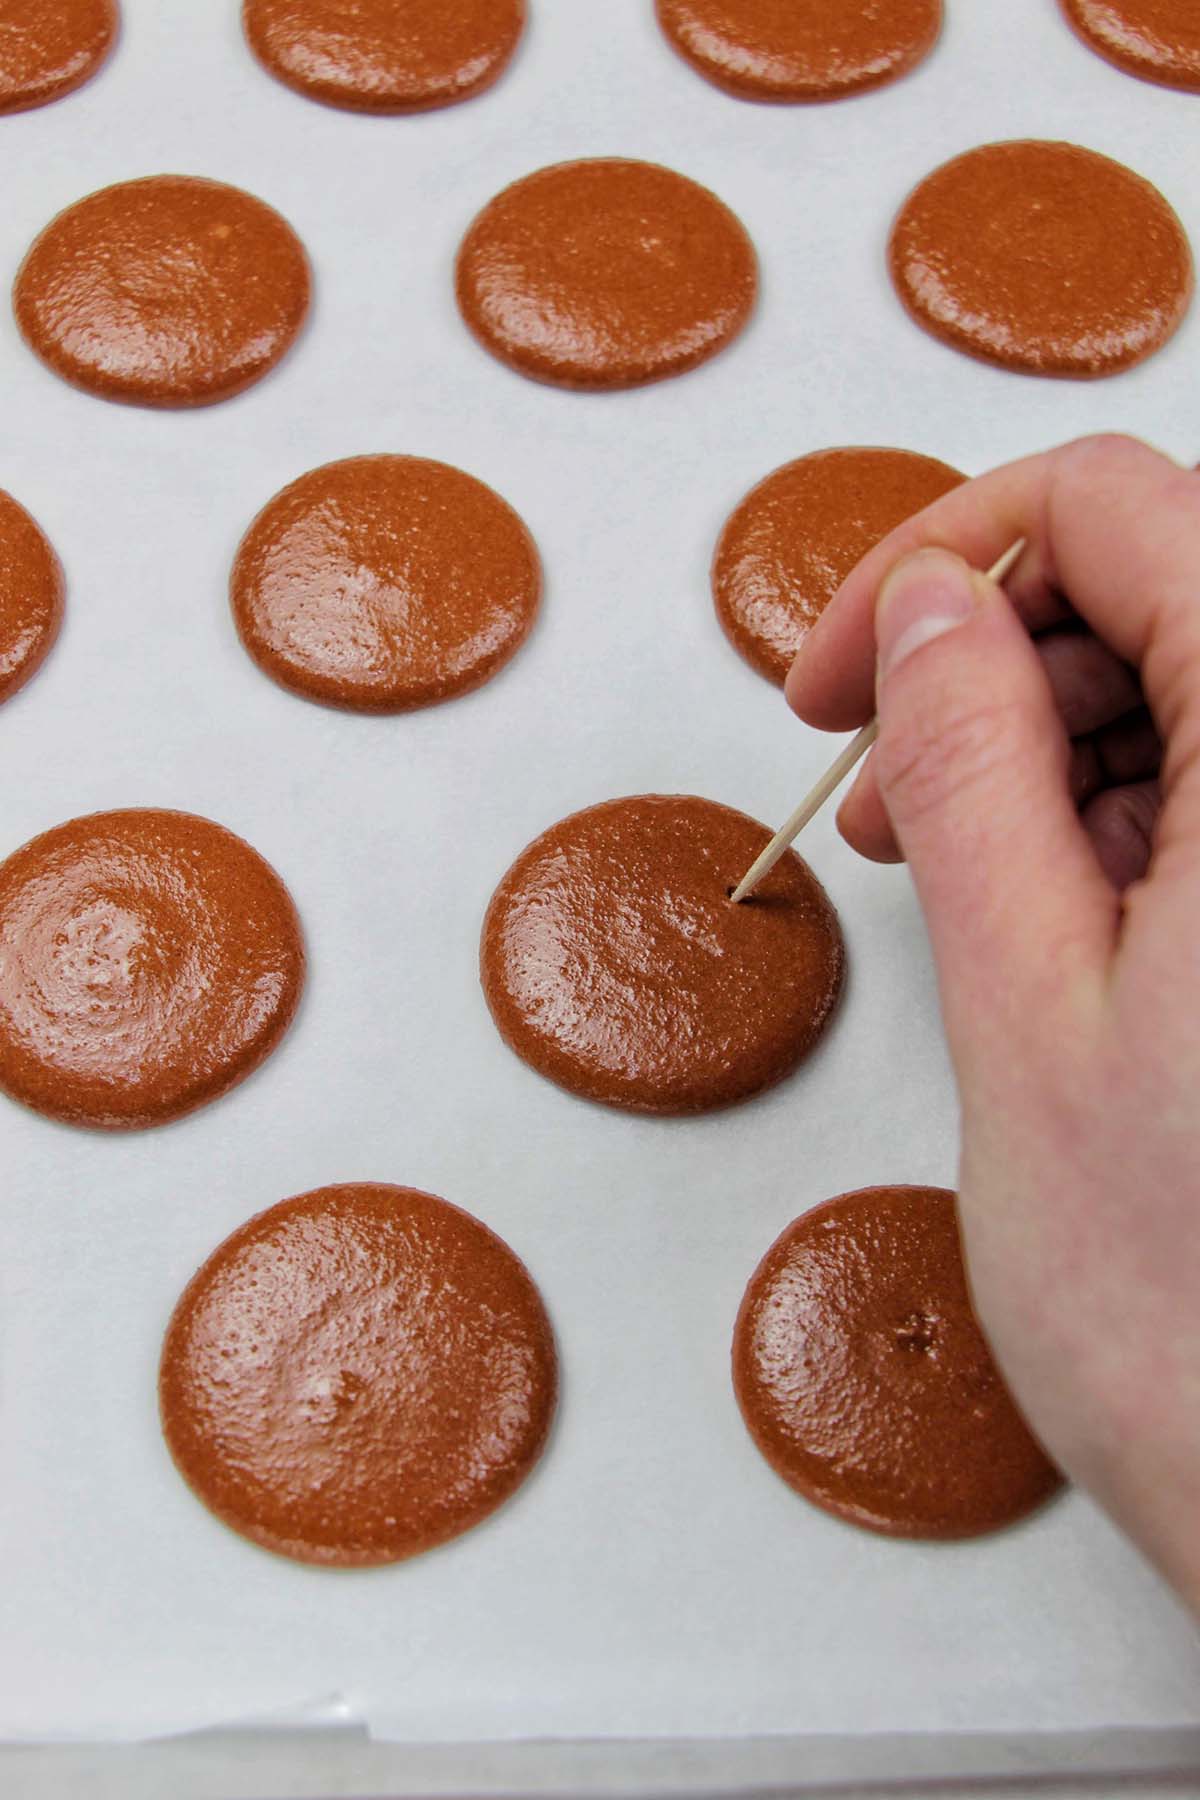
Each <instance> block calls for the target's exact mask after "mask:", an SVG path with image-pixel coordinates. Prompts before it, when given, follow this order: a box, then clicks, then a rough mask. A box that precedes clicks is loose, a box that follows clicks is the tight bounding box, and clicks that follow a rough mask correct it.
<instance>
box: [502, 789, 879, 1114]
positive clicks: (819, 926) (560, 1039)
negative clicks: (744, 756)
mask: <svg viewBox="0 0 1200 1800" xmlns="http://www.w3.org/2000/svg"><path fill="white" fill-rule="evenodd" d="M770 835H771V834H770V832H769V831H768V830H767V829H766V827H765V826H762V825H758V824H756V823H755V822H754V820H753V819H748V818H747V817H746V816H745V814H744V813H739V812H733V811H732V810H731V809H730V808H729V807H727V806H718V805H717V804H716V803H715V802H714V801H712V800H697V799H693V798H691V797H690V796H689V795H677V794H676V795H669V796H662V795H654V794H645V795H641V796H639V797H636V798H633V799H629V800H610V801H608V802H606V803H605V804H604V805H602V806H593V807H589V808H588V810H587V811H586V812H579V813H575V814H573V815H572V817H570V818H569V819H564V820H563V821H562V823H561V824H559V825H555V826H553V827H552V828H551V829H550V830H549V831H547V832H544V833H543V834H542V836H541V837H539V838H537V839H535V841H534V842H533V843H532V844H530V845H529V847H528V849H526V850H524V851H523V852H522V854H521V855H520V856H519V857H518V858H517V860H516V862H515V863H514V864H513V866H512V868H511V869H510V870H509V871H508V874H507V875H506V876H505V877H504V880H503V881H502V882H501V883H500V886H499V887H498V888H497V889H496V892H495V894H494V896H493V898H492V902H491V905H490V906H489V908H488V912H487V917H486V919H485V920H484V926H483V942H482V945H481V952H480V966H481V973H482V979H483V987H484V993H485V995H486V996H487V1002H488V1005H489V1006H490V1008H491V1010H492V1017H493V1019H494V1020H495V1021H496V1025H497V1027H498V1029H499V1031H500V1034H501V1036H502V1037H503V1038H504V1039H505V1041H506V1042H507V1043H508V1044H509V1045H510V1046H511V1048H512V1049H513V1050H515V1051H516V1053H517V1055H518V1056H519V1057H521V1058H522V1060H523V1061H525V1062H527V1063H529V1064H530V1066H531V1067H532V1068H535V1069H537V1070H538V1071H539V1072H540V1073H541V1074H543V1075H548V1076H549V1077H550V1079H551V1081H556V1082H557V1083H558V1084H559V1086H560V1087H565V1088H569V1089H570V1090H571V1092H572V1093H576V1094H582V1095H583V1096H584V1097H585V1098H586V1099H589V1100H600V1101H603V1102H604V1103H605V1104H606V1105H609V1106H619V1107H624V1108H625V1109H626V1110H628V1111H630V1112H647V1113H696V1112H707V1111H708V1110H710V1109H711V1108H713V1107H717V1106H726V1105H728V1104H730V1103H731V1102H732V1101H735V1100H744V1099H746V1098H747V1097H748V1096H749V1095H751V1094H756V1093H758V1092H759V1090H760V1089H762V1088H766V1087H770V1086H771V1085H772V1083H774V1082H776V1081H779V1080H780V1079H781V1078H782V1077H783V1076H784V1075H787V1074H789V1073H790V1072H791V1070H792V1069H794V1068H795V1066H796V1064H797V1063H798V1062H800V1061H801V1059H802V1058H803V1057H804V1056H806V1055H807V1054H808V1052H809V1051H810V1050H811V1049H812V1048H813V1046H814V1045H815V1044H816V1042H817V1040H818V1038H819V1037H820V1036H821V1034H822V1032H823V1031H824V1029H825V1026H826V1024H827V1023H828V1021H829V1018H830V1015H831V1014H832V1012H833V1008H834V1003H835V1002H836V1000H837V997H838V993H839V990H840V988H841V982H842V965H843V960H844V951H843V947H842V934H841V931H840V929H839V926H838V921H837V915H836V913H835V912H834V910H833V907H832V906H831V905H830V903H829V901H828V899H827V898H826V896H825V892H824V889H823V888H822V887H821V885H820V883H819V882H818V881H817V879H816V877H815V876H814V875H813V873H812V871H811V870H810V869H809V868H808V866H807V864H805V863H803V862H801V860H800V858H799V857H798V856H796V855H794V854H793V853H792V852H790V851H789V852H788V853H787V854H786V855H785V856H784V858H783V860H782V861H781V862H779V863H778V864H777V865H776V867H775V869H774V870H773V871H772V872H771V874H770V875H768V876H767V877H766V879H765V880H764V881H763V882H762V883H761V885H760V886H759V887H758V888H757V890H756V891H755V893H754V895H753V897H752V898H751V899H750V900H746V901H743V902H742V903H741V904H740V905H738V906H734V905H733V903H732V901H731V900H730V899H729V894H730V891H731V890H732V888H734V887H735V886H736V884H737V883H738V881H740V879H741V877H742V876H743V875H744V874H745V873H746V870H747V869H748V868H749V866H750V864H751V863H752V862H753V861H754V858H755V857H756V856H757V855H758V853H759V851H760V850H762V848H763V846H764V845H765V844H766V842H767V841H768V839H769V837H770Z"/></svg>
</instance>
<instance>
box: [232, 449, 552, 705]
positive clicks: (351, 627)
mask: <svg viewBox="0 0 1200 1800" xmlns="http://www.w3.org/2000/svg"><path fill="white" fill-rule="evenodd" d="M541 585H542V582H541V564H540V562H539V559H538V553H537V548H536V546H535V545H534V542H533V539H532V538H531V537H530V535H529V532H528V531H527V530H526V528H525V526H524V525H523V524H522V522H521V520H520V519H519V518H518V516H517V514H516V513H515V512H514V511H513V509H512V507H511V506H509V505H508V504H507V502H506V501H504V500H502V499H501V498H500V496H499V494H497V493H494V492H493V490H492V489H491V488H490V487H485V485H484V484H483V482H482V481H477V480H476V479H475V477H474V476H472V475H467V474H464V472H463V471H462V470H461V469H455V468H452V467H451V466H450V465H449V464H448V463H441V462H430V461H429V460H428V459H426V458H425V457H421V456H386V455H384V456H354V457H349V458H348V459H347V460H346V461H344V462H336V463H327V464H326V465H325V466H324V467H323V468H320V469H313V470H312V471H311V472H310V473H309V474H307V475H302V476H301V477H300V478H299V480H298V481H293V482H292V483H291V484H290V486H288V487H286V488H284V489H283V491H282V492H281V493H279V494H277V495H276V496H275V498H274V499H273V500H271V501H270V502H269V503H268V504H267V506H265V507H264V508H263V510H262V512H261V513H259V515H258V517H257V519H255V521H254V523H253V524H252V525H251V527H250V529H249V531H247V533H246V535H245V537H244V538H243V539H242V543H241V547H240V548H239V550H238V553H237V558H236V561H235V562H234V565H233V575H232V579H231V583H230V598H231V602H232V606H233V615H234V619H235V621H236V624H237V629H238V632H239V635H240V636H241V640H242V642H243V644H244V645H245V647H246V649H247V650H248V651H249V653H250V655H251V656H252V657H253V658H254V661H255V662H256V663H257V664H258V665H259V667H260V668H261V669H262V670H263V671H264V672H265V673H266V674H267V675H269V676H270V677H271V678H272V680H273V681H277V682H279V684H280V685H281V686H282V687H285V688H289V689H290V690H291V691H292V692H293V693H296V694H301V695H303V696H304V697H305V698H306V699H310V700H320V701H324V702H325V703H326V704H327V705H329V706H342V707H348V708H350V709H352V710H354V711H359V712H405V711H408V710H410V709H412V708H414V707H418V706H430V705H432V704H433V703H434V702H436V701H439V700H448V699H451V698H453V697H454V696H455V695H458V694H464V693H467V692H468V691H469V690H470V689H472V688H477V687H479V686H481V685H482V683H484V682H485V681H488V680H489V679H490V678H491V677H492V676H493V675H494V674H496V673H497V671H498V670H499V669H500V668H502V667H503V665H504V664H505V663H506V662H507V661H508V660H509V658H510V657H511V656H513V655H514V654H515V653H516V651H517V650H518V649H519V648H520V646H521V645H522V644H523V643H524V641H525V639H526V637H527V636H528V635H529V631H530V629H531V627H532V625H533V621H534V618H535V617H536V614H537V608H538V600H539V597H540V594H541Z"/></svg>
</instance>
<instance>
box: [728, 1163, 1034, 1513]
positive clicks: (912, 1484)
mask: <svg viewBox="0 0 1200 1800" xmlns="http://www.w3.org/2000/svg"><path fill="white" fill-rule="evenodd" d="M733 1381H734V1388H735V1390H736V1393H737V1399H738V1404H739V1405H740V1407H741V1409H742V1413H743V1416H744V1418H745V1421H746V1425H747V1427H748V1428H749V1431H750V1434H751V1436H752V1437H753V1439H754V1441H755V1443H756V1444H757V1445H758V1448H759V1449H760V1450H761V1451H762V1453H763V1455H764V1456H765V1457H766V1459H767V1461H768V1462H769V1463H770V1464H771V1466H772V1467H773V1468H774V1469H775V1470H776V1472H777V1473H778V1474H780V1475H781V1476H782V1477H783V1479H784V1480H785V1481H786V1482H787V1483H788V1484H789V1486H791V1487H793V1488H795V1489H796V1491H797V1492H798V1493H800V1494H803V1495H804V1497H805V1499H806V1500H811V1501H813V1502H814V1503H815V1504H816V1505H817V1506H821V1507H824V1508H825V1509H826V1511H828V1512H832V1513H836V1514H837V1515H838V1517H839V1518H842V1519H846V1520H848V1521H849V1522H850V1523H851V1524H854V1525H862V1526H865V1527H867V1528H868V1529H869V1530H872V1531H879V1532H883V1533H885V1534H887V1535H889V1536H893V1537H915V1538H963V1537H974V1536H977V1535H978V1534H979V1533H981V1532H985V1531H994V1530H996V1529H997V1528H998V1527H1000V1526H1002V1525H1008V1524H1011V1523H1012V1522H1013V1521H1014V1520H1016V1519H1019V1518H1021V1517H1023V1516H1024V1515H1025V1514H1026V1513H1028V1512H1030V1511H1032V1510H1033V1508H1034V1507H1036V1506H1040V1505H1041V1503H1042V1502H1043V1501H1044V1500H1046V1499H1047V1498H1048V1497H1049V1496H1050V1495H1051V1494H1052V1493H1054V1491H1055V1490H1056V1489H1057V1488H1058V1487H1059V1485H1060V1482H1061V1477H1060V1476H1059V1474H1058V1472H1057V1470H1056V1469H1055V1468H1054V1467H1053V1465H1052V1464H1051V1463H1050V1462H1049V1461H1047V1459H1046V1456H1045V1455H1044V1453H1043V1452H1042V1450H1041V1449H1040V1447H1039V1446H1038V1444H1037V1443H1036V1442H1035V1440H1034V1439H1033V1437H1032V1436H1031V1435H1030V1432H1029V1429H1028V1427H1027V1426H1026V1424H1025V1422H1024V1420H1023V1419H1022V1418H1021V1416H1020V1414H1019V1413H1018V1412H1017V1410H1016V1407H1015V1405H1014V1404H1013V1401H1012V1398H1011V1396H1010V1394H1009V1392H1008V1389H1007V1388H1006V1387H1005V1385H1004V1381H1003V1379H1002V1377H1001V1375H1000V1373H999V1371H998V1369H997V1368H996V1365H995V1363H994V1362H993V1361H992V1355H991V1352H990V1350H989V1349H988V1347H987V1344H986V1343H985V1341H984V1338H983V1335H982V1333H981V1332H980V1329H979V1326H978V1324H977V1323H976V1320H975V1315H974V1312H973V1311H972V1308H971V1300H970V1295H969V1293H968V1291H967V1280H966V1271H965V1269H964V1267H963V1260H962V1250H961V1246H960V1242H959V1235H958V1218H957V1210H956V1206H955V1197H954V1195H953V1194H952V1193H948V1192H947V1191H946V1189H944V1188H922V1187H878V1188H864V1189H862V1190H861V1191H860V1192H858V1193H854V1194H843V1195H842V1196H841V1197H840V1198H839V1199H837V1200H828V1201H826V1202H825V1204H824V1205H823V1206H817V1207H814V1208H813V1210H812V1211H811V1212H808V1213H805V1214H804V1215H803V1217H801V1218H799V1219H797V1220H795V1222H794V1223H793V1224H791V1225H789V1226H788V1228H787V1230H786V1231H785V1232H784V1233H783V1234H782V1236H781V1237H779V1238H777V1239H776V1241H775V1243H774V1244H773V1245H772V1246H771V1248H770V1249H769V1250H768V1252H767V1254H766V1256H765V1257H764V1258H763V1260H762V1262H761V1263H760V1264H759V1266H758V1268H757V1269H756V1270H755V1273H754V1275H753V1276H752V1277H751V1280H750V1285H749V1286H748V1287H747V1289H746V1295H745V1298H744V1300H743V1301H742V1306H741V1311H740V1312H739V1313H738V1319H737V1325H736V1327H735V1330H734V1337H733Z"/></svg>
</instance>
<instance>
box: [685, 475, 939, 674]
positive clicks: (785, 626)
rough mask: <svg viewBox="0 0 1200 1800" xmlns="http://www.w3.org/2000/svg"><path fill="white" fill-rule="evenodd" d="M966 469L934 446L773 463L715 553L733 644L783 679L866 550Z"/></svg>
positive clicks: (716, 585)
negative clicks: (941, 458) (928, 451)
mask: <svg viewBox="0 0 1200 1800" xmlns="http://www.w3.org/2000/svg"><path fill="white" fill-rule="evenodd" d="M965 479H966V477H965V476H963V475H961V474H960V473H959V472H958V470H957V469H952V468H950V466H949V465H948V464H947V463H943V462H938V461H936V460H935V458H933V457H932V456H918V455H916V454H915V453H914V452H913V451H911V450H889V449H875V448H868V447H863V446H851V447H846V448H839V449H833V450H816V451H814V452H813V453H812V454H811V455H809V456H801V457H798V458H797V459H796V461H795V462H789V463H784V465H783V467H782V468H780V469H775V470H774V471H773V472H772V473H771V474H770V475H768V476H766V477H765V479H764V480H762V481H760V482H759V483H758V485H757V486H756V487H753V488H751V490H750V492H749V493H748V494H747V495H746V497H745V499H744V500H742V501H741V502H740V503H739V504H738V505H737V506H736V507H735V508H734V510H733V512H732V513H731V514H730V516H729V518H728V519H727V520H726V522H725V525H724V527H723V529H722V531H721V535H720V537H719V538H718V539H717V547H716V550H715V551H714V553H713V563H712V590H713V601H714V604H715V605H716V609H717V617H718V619H719V620H720V622H721V625H722V628H723V629H724V632H725V635H726V636H727V637H728V639H729V641H730V643H731V644H732V645H733V647H734V649H735V650H737V651H739V652H740V654H741V655H742V656H744V657H745V659H746V661H747V662H748V663H749V664H750V666H751V667H752V668H754V669H757V670H758V672H759V674H760V675H765V676H766V678H767V680H768V681H773V682H775V683H776V685H777V686H780V687H781V686H782V685H783V682H784V681H785V679H786V677H787V672H788V670H789V669H790V668H791V666H792V659H793V658H794V656H795V655H796V652H797V651H798V650H799V648H800V646H801V644H802V643H803V642H804V639H805V638H806V637H807V635H808V633H809V631H810V630H811V629H812V627H813V626H814V625H815V624H816V622H817V620H818V619H819V618H820V616H821V614H822V613H823V612H824V610H825V608H826V606H827V605H828V603H829V601H830V600H832V598H833V596H834V594H835V593H836V592H837V590H838V588H839V587H840V586H841V585H842V582H843V581H845V579H846V577H847V575H849V574H850V571H851V570H852V569H853V568H854V567H855V565H856V564H857V563H858V562H860V561H861V559H862V558H863V557H864V556H865V555H866V554H867V551H868V550H870V549H872V548H873V547H874V546H875V545H876V544H877V543H879V541H880V539H881V538H884V537H886V536H887V534H888V532H889V531H892V530H894V529H895V527H896V526H897V525H900V524H903V522H904V520H905V519H907V518H911V516H912V515H913V513H918V512H921V511H922V510H923V509H924V508H925V507H926V506H930V505H932V503H933V502H934V501H935V500H938V499H940V498H941V496H942V495H943V494H945V493H948V492H949V491H950V489H951V488H953V487H957V486H958V485H959V483H960V482H962V481H964V480H965Z"/></svg>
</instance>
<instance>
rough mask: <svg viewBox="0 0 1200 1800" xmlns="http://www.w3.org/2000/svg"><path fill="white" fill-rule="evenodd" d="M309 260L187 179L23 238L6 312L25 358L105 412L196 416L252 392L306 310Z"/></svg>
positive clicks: (249, 211)
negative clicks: (198, 409)
mask: <svg viewBox="0 0 1200 1800" xmlns="http://www.w3.org/2000/svg"><path fill="white" fill-rule="evenodd" d="M309 285H310V284H309V270H308V259H307V257H306V256H305V253H304V247H303V245H302V244H301V243H300V240H299V238H298V237H297V236H296V234H295V232H294V231H293V230H292V228H291V226H290V225H289V224H288V223H287V221H286V220H285V219H282V218H281V217H280V216H279V214H278V213H277V212H275V211H273V210H272V208H271V207H269V206H266V205H264V203H263V202H262V201H261V200H256V199H255V198H254V196H253V195H252V194H245V193H243V192H242V190H241V189H240V188H234V187H226V186H225V185H224V183H222V182H219V181H205V180H202V179H201V178H200V177H198V176H193V175H151V176H148V177H146V178H145V179H144V180H141V181H123V182H120V183H118V185H117V186H116V187H109V188H103V189H102V190H101V191H100V192H99V193H96V194H90V195H89V196H88V197H87V199H85V200H79V201H77V202H76V203H75V205H74V206H69V207H68V208H67V209H66V211H65V212H61V213H59V215H58V217H57V218H56V219H52V220H51V222H50V224H49V225H47V226H46V228H45V230H44V231H43V232H42V233H41V235H40V236H39V237H38V238H37V239H35V241H34V243H33V246H32V248H31V249H30V251H29V254H28V255H27V256H26V258H25V260H24V262H23V263H22V265H21V268H20V270H19V272H18V274H17V280H16V286H15V288H14V291H13V303H14V309H15V311H16V316H17V324H18V325H19V326H20V328H21V331H22V334H23V335H24V337H25V340H26V342H27V343H28V344H29V346H30V348H31V349H32V350H34V351H35V352H36V354H37V355H38V356H40V357H41V359H42V361H43V362H45V363H47V364H48V365H49V367H50V368H52V369H53V370H54V371H55V373H56V374H58V375H61V376H62V377H63V379H64V380H65V381H69V382H72V383H73V384H74V385H75V386H76V387H81V388H85V389H86V390H87V391H88V392H89V393H92V394H99V395H101V396H102V397H103V398H104V399H107V400H124V401H131V402H134V403H136V404H138V405H141V406H203V405H206V404H208V403H209V402H211V401H214V400H227V399H229V398H230V396H231V395H233V394H239V393H241V392H242V390H243V389H244V388H248V387H250V386H251V385H252V384H253V383H254V382H256V381H259V380H260V379H261V378H262V377H263V376H264V375H265V374H266V373H267V371H268V370H269V369H272V368H273V367H274V366H275V364H276V363H277V362H278V361H279V360H280V358H281V357H282V356H283V355H284V353H285V351H287V350H288V349H289V348H290V346H291V344H292V343H293V342H294V340H295V338H296V336H297V334H298V333H299V331H300V328H301V326H302V325H303V323H304V319H305V316H306V314H307V312H308V303H309Z"/></svg>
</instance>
